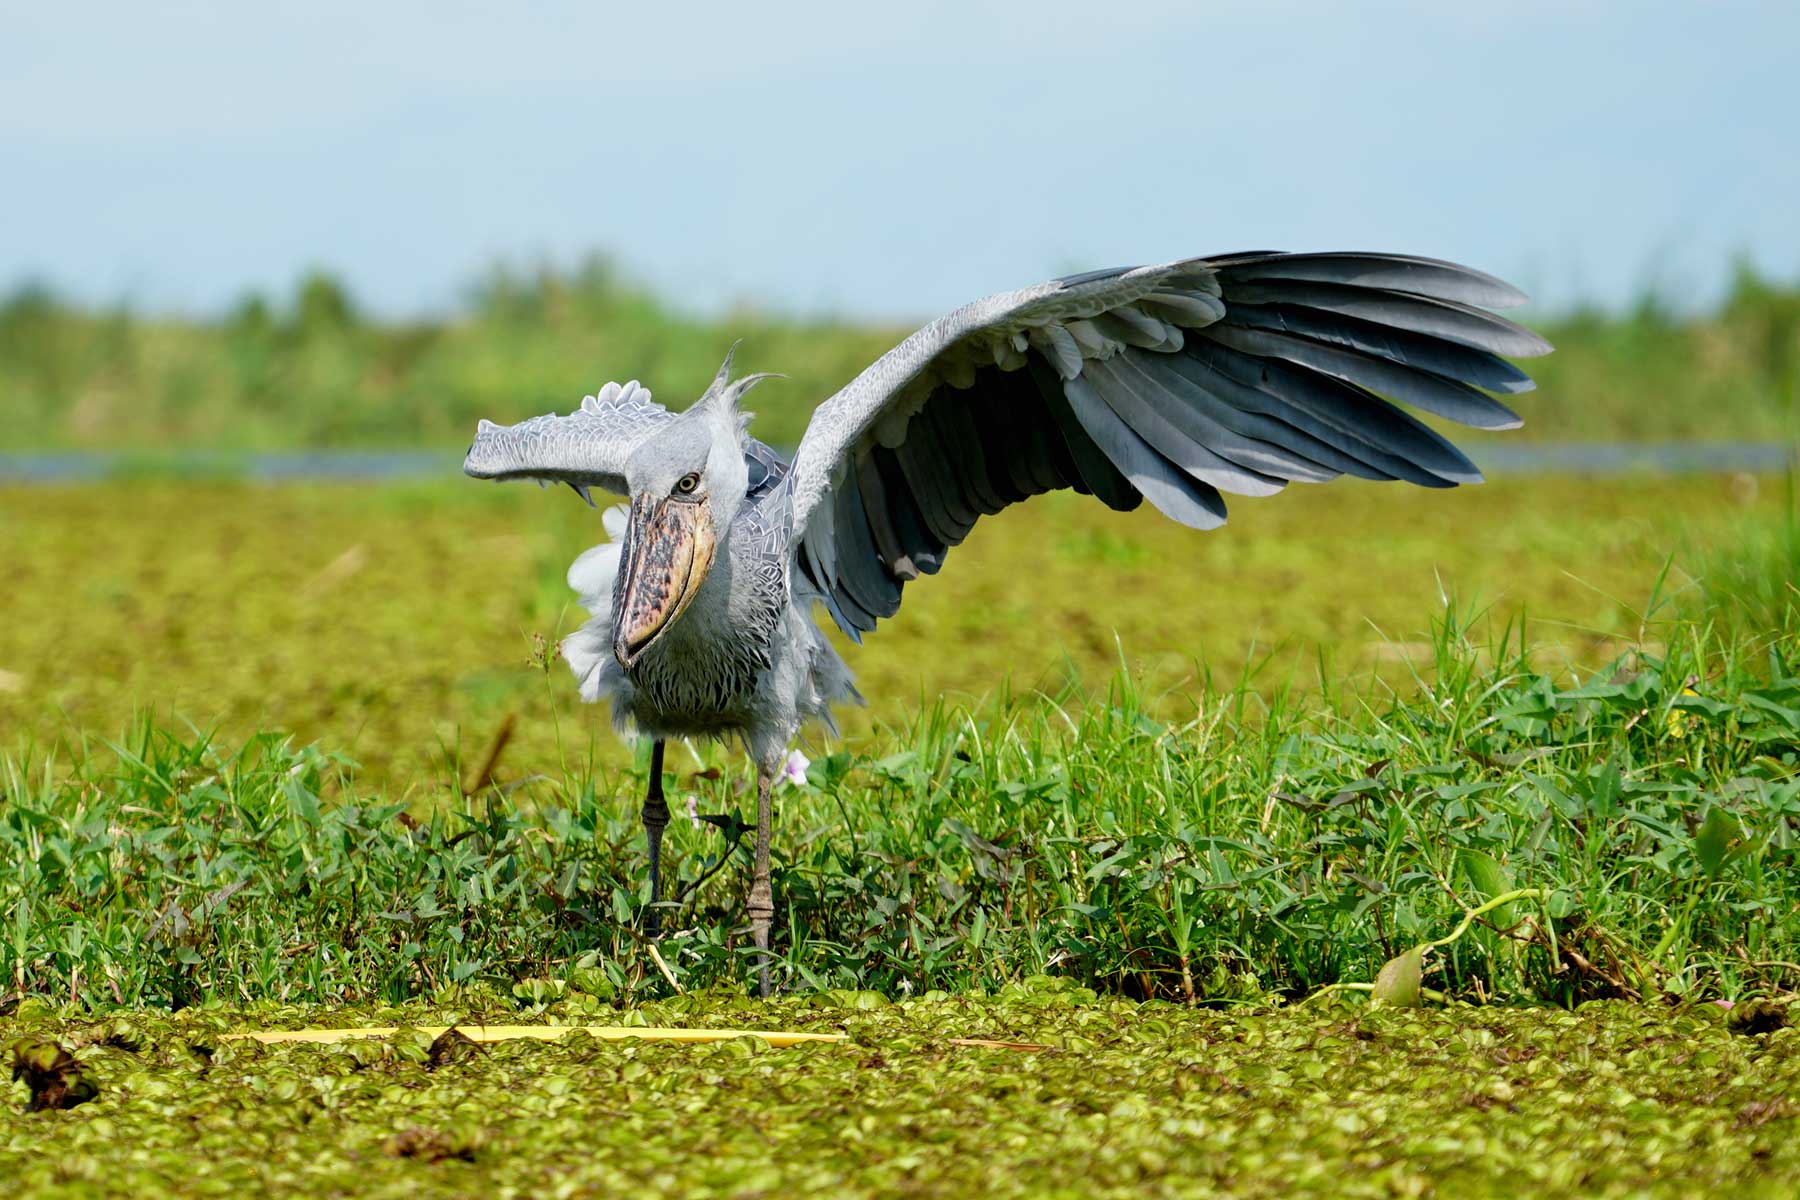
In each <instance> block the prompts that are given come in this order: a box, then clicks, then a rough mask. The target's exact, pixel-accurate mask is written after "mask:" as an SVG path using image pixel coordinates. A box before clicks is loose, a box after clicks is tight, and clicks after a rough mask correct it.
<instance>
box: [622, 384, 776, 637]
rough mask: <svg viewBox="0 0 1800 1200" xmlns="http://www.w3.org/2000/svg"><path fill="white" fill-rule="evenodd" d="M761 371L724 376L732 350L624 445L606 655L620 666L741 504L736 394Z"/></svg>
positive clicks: (680, 596)
mask: <svg viewBox="0 0 1800 1200" xmlns="http://www.w3.org/2000/svg"><path fill="white" fill-rule="evenodd" d="M767 378H769V376H767V375H746V376H744V377H743V378H742V379H738V380H733V379H732V378H731V355H729V354H727V355H726V356H725V364H724V365H723V366H722V367H720V368H719V373H718V376H717V377H716V378H715V379H714V380H713V382H712V386H711V387H709V388H707V389H706V394H705V395H703V396H701V397H700V399H699V401H698V402H696V403H695V404H694V406H693V407H691V408H689V409H688V410H687V411H686V412H684V413H682V414H680V415H679V416H677V417H676V418H675V419H674V420H673V421H670V422H668V423H667V424H665V425H663V426H662V427H660V428H659V429H657V430H656V432H655V433H653V434H651V435H650V436H649V437H648V438H646V439H644V441H643V442H642V443H640V444H639V445H638V446H637V447H636V448H634V449H633V450H632V452H631V456H630V457H629V458H628V459H627V460H626V463H625V485H626V488H627V494H628V495H629V496H630V499H631V517H630V520H629V521H628V523H627V525H626V529H625V541H624V547H623V550H622V552H621V558H620V563H621V568H620V571H619V577H618V583H617V585H616V587H617V592H616V595H615V597H614V603H613V654H614V655H615V656H616V657H617V658H618V660H619V663H620V665H622V666H626V667H629V666H631V665H632V664H633V663H635V662H636V661H637V659H638V657H639V656H640V655H641V654H643V652H644V650H645V648H646V647H648V646H649V645H650V643H652V642H653V641H655V640H656V639H657V638H658V637H659V636H661V635H662V633H663V631H664V630H666V629H668V628H669V626H671V625H672V624H674V622H675V620H676V618H677V617H679V616H681V614H682V612H683V611H685V610H686V609H687V607H688V605H689V604H691V603H692V602H693V600H694V597H695V596H696V595H697V594H699V591H700V585H701V584H702V583H704V582H705V580H706V576H707V572H708V571H710V570H711V569H712V564H713V560H714V558H715V557H716V556H717V554H718V552H719V549H720V547H721V546H723V545H724V543H725V540H726V538H727V536H728V535H729V532H730V530H731V523H732V520H733V518H735V517H736V516H737V512H738V509H739V508H740V507H741V506H742V505H743V503H744V496H745V493H746V492H747V491H748V489H749V485H750V474H749V469H748V468H747V467H746V466H745V463H744V427H745V425H746V424H747V423H748V421H749V418H748V417H747V416H745V415H744V414H742V413H740V412H739V411H738V401H739V399H740V398H741V397H742V396H743V395H744V393H745V392H747V391H749V390H750V389H751V388H752V387H755V386H756V385H757V384H758V383H760V382H761V381H762V380H764V379H767Z"/></svg>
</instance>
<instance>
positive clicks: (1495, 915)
mask: <svg viewBox="0 0 1800 1200" xmlns="http://www.w3.org/2000/svg"><path fill="white" fill-rule="evenodd" d="M1457 858H1458V860H1459V861H1460V862H1461V863H1462V869H1463V874H1464V875H1467V876H1468V878H1469V886H1470V887H1472V888H1474V889H1475V893H1476V895H1478V896H1480V897H1481V899H1483V900H1492V899H1493V898H1494V897H1495V896H1502V895H1505V894H1506V893H1507V892H1510V891H1512V890H1513V884H1512V880H1511V879H1510V878H1508V876H1507V874H1506V868H1504V867H1502V866H1501V865H1500V864H1499V863H1498V862H1497V861H1495V859H1494V856H1493V855H1491V854H1489V853H1488V852H1487V851H1485V850H1477V849H1475V848H1474V847H1473V846H1469V847H1465V848H1464V849H1463V850H1462V851H1460V852H1459V853H1458V855H1457ZM1517 909H1518V904H1517V903H1516V902H1514V903H1511V904H1502V905H1501V906H1500V907H1499V908H1496V909H1495V910H1494V911H1493V912H1492V913H1491V914H1489V919H1490V920H1492V921H1493V923H1494V924H1495V925H1498V926H1499V927H1500V928H1502V929H1508V928H1511V927H1512V926H1513V925H1514V924H1516V923H1517V922H1518V916H1517V915H1516V912H1517Z"/></svg>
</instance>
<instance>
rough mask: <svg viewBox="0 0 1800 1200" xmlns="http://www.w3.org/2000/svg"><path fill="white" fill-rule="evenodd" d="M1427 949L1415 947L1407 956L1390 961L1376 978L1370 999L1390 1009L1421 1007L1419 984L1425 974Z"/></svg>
mask: <svg viewBox="0 0 1800 1200" xmlns="http://www.w3.org/2000/svg"><path fill="white" fill-rule="evenodd" d="M1426 949H1427V947H1425V946H1414V947H1413V948H1412V949H1411V950H1408V951H1407V952H1406V953H1405V954H1402V955H1399V956H1397V957H1395V958H1391V959H1389V960H1388V961H1387V965H1386V966H1384V967H1382V968H1381V972H1380V974H1378V975H1376V976H1375V987H1374V990H1372V991H1371V992H1370V993H1369V997H1370V999H1372V1000H1373V1001H1374V1002H1375V1003H1376V1004H1377V1005H1385V1006H1387V1007H1390V1008H1417V1007H1419V999H1420V992H1419V982H1420V980H1421V979H1422V978H1423V977H1424V974H1425V951H1426Z"/></svg>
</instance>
